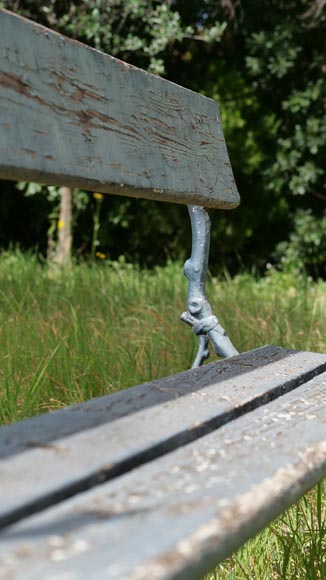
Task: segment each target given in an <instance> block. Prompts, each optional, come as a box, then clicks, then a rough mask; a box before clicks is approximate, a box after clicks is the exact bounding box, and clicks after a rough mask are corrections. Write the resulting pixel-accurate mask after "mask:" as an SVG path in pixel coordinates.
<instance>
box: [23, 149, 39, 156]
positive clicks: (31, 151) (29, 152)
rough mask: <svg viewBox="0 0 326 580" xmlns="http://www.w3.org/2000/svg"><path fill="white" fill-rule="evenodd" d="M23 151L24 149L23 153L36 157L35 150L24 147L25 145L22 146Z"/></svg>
mask: <svg viewBox="0 0 326 580" xmlns="http://www.w3.org/2000/svg"><path fill="white" fill-rule="evenodd" d="M23 151H25V153H27V155H30V156H31V157H37V152H36V151H33V149H25V147H23Z"/></svg>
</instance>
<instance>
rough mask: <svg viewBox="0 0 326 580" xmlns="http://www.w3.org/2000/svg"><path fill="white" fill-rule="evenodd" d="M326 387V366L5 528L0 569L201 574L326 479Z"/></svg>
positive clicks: (54, 575)
mask: <svg viewBox="0 0 326 580" xmlns="http://www.w3.org/2000/svg"><path fill="white" fill-rule="evenodd" d="M325 394H326V373H325V374H322V375H320V376H318V377H316V378H314V379H312V380H311V381H310V382H308V383H306V384H304V385H302V386H300V387H298V388H297V389H295V390H294V391H292V392H290V393H287V394H285V395H284V396H282V397H280V398H279V399H277V400H275V401H272V402H270V403H268V404H267V405H266V406H263V407H260V408H258V409H256V410H254V411H252V412H251V413H248V414H246V415H244V416H242V417H240V418H238V419H236V420H234V421H232V422H231V423H228V424H226V425H224V426H223V427H221V429H219V430H217V431H214V432H213V433H210V434H209V435H207V436H205V437H203V438H201V439H200V440H198V441H194V442H192V443H190V444H188V445H186V446H184V447H182V448H181V449H178V450H176V451H174V452H173V453H169V454H168V455H166V456H165V457H161V458H160V459H159V460H155V461H153V462H151V463H149V464H147V465H144V466H142V467H140V468H138V469H135V470H134V471H132V472H130V473H129V474H126V475H124V476H122V477H119V478H117V479H115V480H113V481H111V482H108V483H106V484H104V485H103V486H100V487H97V488H95V489H94V490H91V491H89V492H86V493H84V494H82V495H81V496H80V497H78V496H77V497H76V498H73V499H71V500H69V501H67V502H64V503H62V504H60V505H59V506H57V507H54V508H51V509H49V510H46V511H45V512H44V513H42V514H39V515H35V516H33V517H31V518H27V519H26V520H24V521H22V522H21V523H18V524H16V525H14V526H12V527H10V528H7V529H6V530H3V531H2V533H1V534H0V538H1V547H0V571H2V573H3V576H4V577H6V574H7V576H8V578H11V577H13V578H15V580H20V579H24V580H27V579H28V580H36V579H38V578H42V577H47V578H51V580H57V579H59V578H60V579H61V578H63V577H67V578H69V579H78V580H83V579H85V580H86V579H88V578H90V577H94V574H95V575H97V576H98V577H100V578H103V579H110V580H113V579H122V578H123V579H127V578H128V579H129V580H131V579H132V580H140V579H141V580H142V579H143V578H156V579H163V578H164V579H165V580H167V579H178V580H180V579H184V580H185V579H187V580H191V579H196V578H200V577H201V575H202V574H204V573H205V572H206V571H207V570H208V569H209V568H210V567H212V566H213V565H215V564H216V563H217V562H219V561H221V560H222V559H224V558H225V557H226V556H227V555H229V554H230V553H231V552H232V551H233V550H234V549H236V548H237V547H238V546H239V545H241V544H242V543H243V542H244V541H245V540H246V539H247V538H249V537H251V536H252V535H253V534H254V533H255V532H256V531H258V530H259V529H260V528H262V527H263V526H264V525H265V523H268V522H269V521H270V520H271V519H272V518H274V517H275V516H277V515H278V514H279V513H281V512H282V511H283V510H284V509H285V508H286V507H288V506H289V505H290V504H291V503H292V502H293V501H295V500H296V499H297V498H299V497H300V496H301V495H302V494H303V493H304V492H305V491H307V490H308V489H309V488H311V487H312V486H313V485H314V484H315V483H316V482H317V481H319V480H320V479H321V478H322V477H324V476H326V407H325V404H324V402H325ZM10 574H12V576H10ZM64 574H65V575H66V576H64Z"/></svg>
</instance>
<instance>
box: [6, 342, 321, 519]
mask: <svg viewBox="0 0 326 580" xmlns="http://www.w3.org/2000/svg"><path fill="white" fill-rule="evenodd" d="M325 370H326V356H325V355H321V354H315V353H302V352H295V351H288V350H286V349H282V348H277V347H263V348H260V349H257V350H256V351H251V352H248V353H245V354H242V355H239V356H237V357H233V358H232V360H224V361H221V362H220V363H212V364H210V365H207V366H205V367H203V368H201V369H194V370H190V371H186V372H184V373H180V374H179V375H176V376H172V377H168V378H166V379H162V380H158V381H154V382H152V383H148V384H145V385H141V386H138V387H134V388H132V389H128V390H127V391H124V392H120V393H117V394H115V395H109V396H107V397H101V398H99V399H95V400H94V401H90V402H87V403H84V404H83V405H77V406H75V407H71V408H68V409H64V410H61V411H56V412H55V413H52V414H46V415H41V416H40V417H37V418H34V419H31V420H28V421H23V422H21V423H16V424H13V425H9V426H7V427H4V428H2V429H0V458H1V461H0V526H1V525H2V526H3V525H6V524H8V523H9V522H13V521H16V520H17V519H19V518H21V517H24V516H26V514H31V513H34V512H36V511H38V510H40V509H43V508H44V506H47V505H51V504H52V503H54V502H56V501H59V500H62V499H63V498H67V497H69V496H72V495H74V494H75V493H77V492H80V491H82V490H84V489H87V488H89V487H92V486H94V485H96V484H98V483H100V482H103V481H105V480H107V479H110V478H113V477H117V476H118V475H120V474H121V473H124V472H126V471H129V470H130V469H132V468H134V467H135V466H138V465H140V464H142V463H145V462H147V461H149V460H150V459H152V458H154V457H158V456H160V455H162V454H164V453H167V452H168V451H171V450H173V449H176V448H177V447H179V446H181V445H184V444H185V443H187V442H189V441H192V440H194V439H196V438H198V437H200V436H202V435H204V434H205V433H208V432H210V431H211V430H212V429H217V428H219V427H220V426H221V425H223V424H224V423H226V422H228V421H231V420H233V419H234V418H235V417H238V416H239V415H241V414H244V413H247V412H248V411H250V410H252V409H253V408H255V407H258V406H259V405H262V404H265V403H266V402H267V401H269V400H271V399H274V398H276V397H278V396H281V395H283V394H284V393H285V392H286V391H289V390H291V389H294V388H296V387H297V386H298V385H299V384H301V383H302V382H304V381H307V380H309V379H310V378H312V376H314V375H316V374H319V373H321V372H324V371H325ZM40 474H42V475H41V477H40Z"/></svg>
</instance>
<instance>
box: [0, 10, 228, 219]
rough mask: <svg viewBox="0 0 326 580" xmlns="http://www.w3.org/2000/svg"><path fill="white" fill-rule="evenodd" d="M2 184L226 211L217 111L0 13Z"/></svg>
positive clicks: (222, 144) (225, 180) (177, 89)
mask: <svg viewBox="0 0 326 580" xmlns="http://www.w3.org/2000/svg"><path fill="white" fill-rule="evenodd" d="M0 27H1V36H0V159H1V162H0V177H1V178H4V179H15V180H16V179H20V180H26V181H39V182H41V183H50V184H57V185H69V186H71V187H80V188H83V189H88V190H92V191H100V192H108V193H116V194H119V195H129V196H134V197H146V198H150V199H157V200H165V201H174V202H179V203H191V204H197V205H205V206H207V207H221V208H232V207H235V206H236V205H238V203H239V195H238V192H237V189H236V185H235V182H234V178H233V174H232V169H231V165H230V162H229V158H228V153H227V149H226V145H225V140H224V137H223V132H222V127H221V121H220V115H219V110H218V107H217V104H216V103H215V102H214V101H212V100H211V99H208V98H206V97H204V96H202V95H199V94H196V93H193V92H192V91H189V90H187V89H184V88H182V87H179V86H177V85H175V84H173V83H171V82H168V81H166V80H164V79H161V78H158V77H155V76H153V75H151V74H149V73H147V72H144V71H141V70H139V69H137V68H135V67H133V66H130V65H128V64H126V63H124V62H121V61H119V60H117V59H115V58H113V57H110V56H108V55H105V54H103V53H101V52H99V51H97V50H94V49H92V48H89V47H87V46H85V45H82V44H80V43H78V42H75V41H72V40H70V39H68V38H65V37H64V36H62V35H59V34H57V33H54V32H52V31H50V30H48V29H46V28H44V27H42V26H40V25H38V24H35V23H33V22H31V21H28V20H25V19H23V18H21V17H19V16H16V15H13V14H11V13H9V12H6V11H1V12H0Z"/></svg>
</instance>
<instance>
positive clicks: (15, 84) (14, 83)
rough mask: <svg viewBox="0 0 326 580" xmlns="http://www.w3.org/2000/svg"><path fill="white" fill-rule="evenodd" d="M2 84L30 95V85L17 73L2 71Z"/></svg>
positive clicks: (0, 78) (0, 81)
mask: <svg viewBox="0 0 326 580" xmlns="http://www.w3.org/2000/svg"><path fill="white" fill-rule="evenodd" d="M0 84H1V85H2V86H3V87H5V88H7V89H10V90H12V91H15V92H16V93H20V94H21V95H26V96H29V95H30V90H31V87H30V85H29V84H28V83H26V82H25V81H23V80H22V79H21V78H19V77H18V76H17V75H13V74H10V73H6V72H3V71H0Z"/></svg>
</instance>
